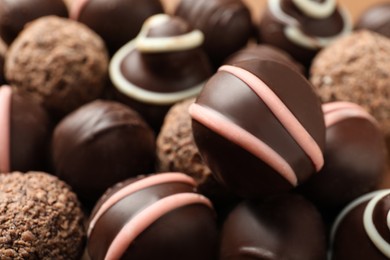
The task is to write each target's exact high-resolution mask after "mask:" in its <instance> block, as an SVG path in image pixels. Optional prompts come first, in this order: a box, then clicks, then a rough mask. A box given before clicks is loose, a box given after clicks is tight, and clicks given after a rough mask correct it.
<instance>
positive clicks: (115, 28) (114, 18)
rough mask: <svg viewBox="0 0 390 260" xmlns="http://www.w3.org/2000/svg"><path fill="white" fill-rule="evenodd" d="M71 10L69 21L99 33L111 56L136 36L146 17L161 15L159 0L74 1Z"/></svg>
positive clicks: (161, 9)
mask: <svg viewBox="0 0 390 260" xmlns="http://www.w3.org/2000/svg"><path fill="white" fill-rule="evenodd" d="M70 10H71V11H70V18H71V19H74V20H77V21H80V22H82V23H84V24H86V25H88V26H89V27H90V28H91V29H92V30H94V31H95V32H96V33H98V34H99V35H100V36H101V37H102V38H103V39H104V41H105V42H106V44H107V47H108V49H109V50H110V53H112V54H113V53H115V51H117V50H118V49H119V48H120V47H122V46H123V45H125V44H126V43H127V42H128V41H130V40H132V39H133V38H134V37H135V36H137V34H138V33H139V31H140V29H141V26H142V24H143V22H144V21H145V20H146V19H147V18H148V17H149V16H152V15H154V14H158V13H163V7H162V5H161V3H160V1H159V0H109V1H107V0H73V2H72V3H71V5H70Z"/></svg>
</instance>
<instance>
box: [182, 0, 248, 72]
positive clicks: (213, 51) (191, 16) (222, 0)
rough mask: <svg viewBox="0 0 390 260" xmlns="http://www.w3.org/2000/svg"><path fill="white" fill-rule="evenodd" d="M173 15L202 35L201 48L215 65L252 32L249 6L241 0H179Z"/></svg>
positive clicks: (244, 41) (240, 45) (241, 43)
mask: <svg viewBox="0 0 390 260" xmlns="http://www.w3.org/2000/svg"><path fill="white" fill-rule="evenodd" d="M175 15H178V16H180V17H182V18H183V19H186V20H187V21H188V22H189V24H191V25H192V26H193V27H194V28H196V29H199V30H201V31H202V32H203V33H204V35H205V42H204V49H205V51H206V52H207V54H208V56H209V57H210V59H211V61H212V63H213V64H214V67H215V68H218V66H219V65H220V64H221V63H222V62H223V61H224V60H225V59H226V58H227V57H228V56H229V55H230V54H232V53H234V52H235V51H238V50H239V49H241V48H242V47H244V46H245V45H246V44H247V43H248V40H249V38H250V37H251V36H252V32H253V25H252V20H251V14H250V11H249V9H248V7H247V6H246V5H245V4H244V3H243V2H242V1H241V0H196V1H193V0H181V1H180V3H179V5H178V6H177V9H176V10H175Z"/></svg>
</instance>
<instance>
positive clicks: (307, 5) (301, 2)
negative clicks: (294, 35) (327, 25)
mask: <svg viewBox="0 0 390 260" xmlns="http://www.w3.org/2000/svg"><path fill="white" fill-rule="evenodd" d="M292 1H293V3H294V4H295V5H296V6H297V7H298V8H299V9H300V10H301V11H302V12H303V13H304V14H306V15H307V16H309V17H313V18H316V19H321V18H326V17H328V16H330V15H331V14H332V13H333V12H334V10H335V9H336V0H325V2H323V3H318V2H314V1H312V0H292Z"/></svg>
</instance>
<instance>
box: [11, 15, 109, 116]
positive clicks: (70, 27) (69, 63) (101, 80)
mask: <svg viewBox="0 0 390 260" xmlns="http://www.w3.org/2000/svg"><path fill="white" fill-rule="evenodd" d="M107 67H108V55H107V51H106V49H105V46H104V43H103V41H102V40H101V38H100V37H99V36H98V35H97V34H95V33H94V32H93V31H92V30H90V29H89V28H87V27H86V26H85V25H83V24H81V23H78V22H74V21H71V20H69V19H64V18H59V17H56V16H46V17H42V18H39V19H37V20H35V21H33V22H31V23H30V24H29V26H27V27H26V28H25V29H24V30H23V31H22V32H21V33H20V34H19V36H18V38H17V39H16V40H15V41H14V42H13V43H12V45H11V46H10V48H9V50H8V53H7V56H6V61H5V68H4V69H5V75H6V79H7V81H8V82H9V83H10V84H11V85H12V86H15V87H17V88H18V89H19V91H21V92H24V93H26V94H28V95H30V96H32V97H33V98H34V99H37V100H38V101H39V102H42V104H43V105H44V106H45V107H46V108H47V109H49V110H50V112H52V113H53V114H55V115H56V116H57V115H58V116H63V115H64V114H66V113H69V112H70V111H72V110H74V109H75V108H77V107H79V106H81V105H82V104H84V103H87V102H88V101H91V100H93V99H96V98H97V97H98V96H99V95H100V94H101V92H102V90H103V87H104V86H105V84H106V82H105V80H106V79H107Z"/></svg>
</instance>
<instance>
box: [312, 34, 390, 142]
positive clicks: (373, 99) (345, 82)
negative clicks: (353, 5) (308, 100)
mask: <svg viewBox="0 0 390 260" xmlns="http://www.w3.org/2000/svg"><path fill="white" fill-rule="evenodd" d="M389 66H390V39H388V38H386V37H384V36H381V35H379V34H377V33H374V32H370V31H358V32H354V33H353V34H351V35H350V36H347V37H344V38H341V39H339V40H337V41H335V42H334V43H333V44H332V45H330V46H328V47H327V48H325V49H324V50H323V51H321V52H320V53H319V54H318V56H317V57H316V58H315V59H314V60H313V65H312V67H311V71H310V72H311V76H310V81H311V82H312V83H313V85H314V86H315V88H316V91H317V93H318V95H319V96H320V98H321V99H322V101H323V102H331V101H350V102H353V103H356V104H359V105H360V106H362V107H363V108H364V109H366V110H367V111H368V112H369V113H370V114H371V115H373V116H374V117H375V119H376V120H378V122H379V125H380V127H381V130H382V131H383V132H384V134H385V138H386V142H387V145H388V147H390V112H389V111H390V99H389V97H390V87H389V82H390V70H388V69H387V68H388V67H389Z"/></svg>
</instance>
